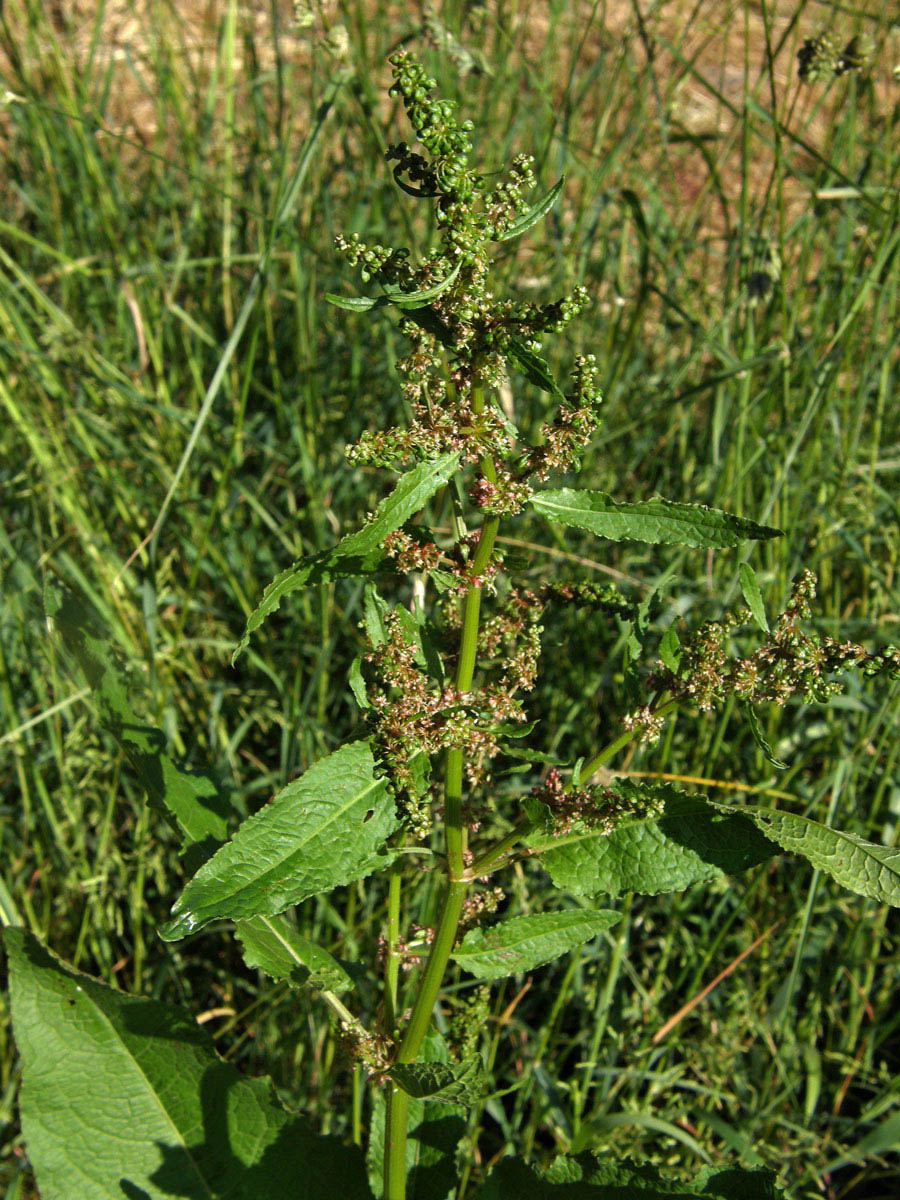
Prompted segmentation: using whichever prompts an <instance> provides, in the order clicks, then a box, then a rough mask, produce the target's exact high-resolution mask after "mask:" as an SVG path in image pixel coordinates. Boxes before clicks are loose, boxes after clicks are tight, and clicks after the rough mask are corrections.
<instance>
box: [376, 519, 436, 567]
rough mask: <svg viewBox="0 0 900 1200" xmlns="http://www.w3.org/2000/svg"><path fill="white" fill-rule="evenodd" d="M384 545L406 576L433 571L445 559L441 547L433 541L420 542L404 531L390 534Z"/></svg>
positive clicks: (398, 530) (400, 530)
mask: <svg viewBox="0 0 900 1200" xmlns="http://www.w3.org/2000/svg"><path fill="white" fill-rule="evenodd" d="M382 545H383V546H384V549H385V551H386V552H387V554H388V555H389V556H390V557H391V558H393V559H394V561H395V562H396V564H397V569H398V570H399V571H402V572H403V573H404V574H410V573H411V572H413V571H433V570H435V568H436V567H437V566H438V565H439V564H440V563H441V562H442V560H443V559H444V552H443V550H441V548H440V546H436V545H435V544H434V542H431V541H427V540H425V541H423V540H420V539H419V538H416V537H414V536H413V535H412V534H410V533H407V532H406V531H405V530H403V529H397V530H395V531H394V532H393V533H390V534H388V536H387V537H386V538H385V539H384V542H383V543H382Z"/></svg>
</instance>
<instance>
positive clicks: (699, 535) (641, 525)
mask: <svg viewBox="0 0 900 1200" xmlns="http://www.w3.org/2000/svg"><path fill="white" fill-rule="evenodd" d="M531 504H532V505H533V506H534V508H535V509H536V510H537V511H538V512H539V513H540V514H541V515H542V516H544V517H547V519H548V520H550V521H555V522H556V523H557V524H559V525H572V526H574V527H575V528H577V529H586V530H587V531H588V533H594V534H596V535H597V536H598V537H602V538H607V539H609V540H610V541H613V542H619V541H622V540H624V539H631V540H633V541H637V542H649V543H666V544H676V545H679V546H703V547H708V548H711V549H717V548H718V549H721V548H723V547H726V546H737V545H738V543H739V542H743V541H747V540H754V541H760V540H764V539H767V538H773V537H781V536H782V531H781V530H780V529H770V528H769V527H768V526H766V525H757V524H756V523H755V522H753V521H748V520H746V519H745V518H744V517H735V516H733V515H732V514H731V513H726V512H722V511H721V510H720V509H717V508H707V507H706V506H705V505H703V504H676V503H675V502H673V501H671V500H660V499H654V500H641V501H638V502H637V503H634V504H624V503H619V502H618V501H616V500H613V499H612V497H610V496H608V495H606V493H605V492H590V491H579V490H577V489H575V488H558V489H547V490H545V491H542V492H536V493H535V494H534V495H533V496H532V497H531Z"/></svg>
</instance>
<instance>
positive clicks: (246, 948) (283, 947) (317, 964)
mask: <svg viewBox="0 0 900 1200" xmlns="http://www.w3.org/2000/svg"><path fill="white" fill-rule="evenodd" d="M235 933H236V934H237V936H238V938H239V940H240V942H241V946H242V952H243V955H244V962H246V963H247V965H248V966H250V967H256V969H257V970H259V971H264V972H265V973H266V975H270V976H271V977H272V978H273V979H278V980H284V981H285V982H286V983H290V984H292V985H293V986H294V987H302V986H303V985H304V984H306V985H308V986H309V987H312V988H318V989H321V990H322V991H326V992H338V993H340V992H346V991H347V990H348V989H349V988H352V987H353V980H352V979H351V978H350V976H349V975H348V974H347V972H346V971H345V970H344V968H343V967H342V966H341V964H340V963H339V962H338V960H337V959H336V958H335V957H334V956H333V955H331V954H329V953H328V951H327V950H323V949H322V947H321V946H317V945H316V944H315V942H311V941H310V940H309V938H305V937H304V936H303V935H302V934H301V933H298V931H297V927H296V926H295V925H294V924H293V922H292V921H291V920H289V918H288V917H287V915H286V914H285V913H279V914H278V916H275V917H251V918H250V919H249V920H248V921H239V922H238V924H237V926H236V927H235Z"/></svg>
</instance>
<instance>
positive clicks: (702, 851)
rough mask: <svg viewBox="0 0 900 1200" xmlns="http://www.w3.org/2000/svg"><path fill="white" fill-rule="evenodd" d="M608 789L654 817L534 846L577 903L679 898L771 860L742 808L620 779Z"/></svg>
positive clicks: (586, 829) (575, 831)
mask: <svg viewBox="0 0 900 1200" xmlns="http://www.w3.org/2000/svg"><path fill="white" fill-rule="evenodd" d="M610 790H611V791H615V792H618V793H619V794H620V795H621V796H622V798H623V801H625V802H626V803H635V802H636V803H638V804H644V805H645V806H646V808H647V809H648V810H649V811H650V813H651V814H652V813H653V810H654V806H655V807H656V815H648V816H645V817H623V818H622V819H621V820H620V822H619V824H618V825H616V826H615V828H614V829H613V830H612V832H611V833H605V832H604V831H603V830H602V829H600V828H597V827H591V826H586V825H580V826H578V825H576V826H574V827H573V828H572V829H571V830H569V831H568V832H566V833H560V834H554V835H551V836H547V835H546V834H536V835H535V836H534V837H533V838H532V839H531V846H532V848H533V849H534V850H536V851H537V852H538V853H540V855H541V858H540V862H541V865H542V866H543V867H544V869H545V870H546V871H547V872H548V873H549V875H550V878H551V879H552V880H553V882H554V883H555V884H556V886H557V887H559V888H562V889H564V890H565V891H567V892H571V893H572V894H573V895H575V896H590V897H593V896H598V895H601V894H603V895H611V896H617V895H620V894H621V893H622V892H642V893H644V894H645V895H656V894H658V893H660V892H672V891H678V890H680V889H681V888H685V887H688V886H689V885H690V884H692V883H702V882H705V881H707V880H709V879H716V878H721V877H722V876H723V875H731V874H734V873H735V872H737V871H744V870H747V868H749V867H752V866H755V865H756V864H757V863H761V862H765V861H766V859H768V858H771V857H772V855H773V853H774V847H773V845H772V843H771V842H770V841H769V840H768V838H766V837H763V836H762V835H761V834H760V832H759V830H758V829H757V828H756V826H755V825H754V824H753V822H752V821H751V820H750V819H749V817H748V816H745V815H744V810H743V809H741V810H739V811H738V810H735V809H731V810H730V811H729V812H728V813H724V812H722V811H720V810H719V808H718V807H717V806H716V805H714V804H711V803H710V802H709V801H708V800H706V798H705V797H703V796H699V795H688V794H687V793H685V792H681V791H679V790H678V789H677V788H674V787H671V786H670V785H668V784H647V783H635V782H632V781H629V780H623V779H617V780H614V781H613V782H612V783H611V784H610Z"/></svg>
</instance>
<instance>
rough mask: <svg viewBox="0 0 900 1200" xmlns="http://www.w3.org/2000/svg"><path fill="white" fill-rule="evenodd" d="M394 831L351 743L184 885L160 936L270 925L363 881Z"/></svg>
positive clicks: (370, 761)
mask: <svg viewBox="0 0 900 1200" xmlns="http://www.w3.org/2000/svg"><path fill="white" fill-rule="evenodd" d="M396 825H397V816H396V813H395V808H394V801H393V799H392V797H391V795H390V792H389V791H388V787H387V784H386V782H385V780H384V779H379V778H376V776H375V759H374V757H373V755H372V748H371V746H370V744H369V742H368V741H362V742H350V743H349V744H348V745H346V746H342V747H341V749H340V750H336V751H335V752H334V753H333V754H329V755H328V757H327V758H323V759H320V760H319V762H317V763H314V764H313V766H311V767H310V768H309V770H308V771H306V772H305V773H304V774H303V775H301V776H300V778H299V779H295V780H294V781H293V783H289V784H288V785H287V787H286V788H283V789H282V791H280V792H279V793H278V795H277V796H276V797H275V799H274V800H273V801H272V802H271V803H270V804H268V805H267V806H266V807H265V808H263V809H262V810H261V811H260V812H258V813H255V814H254V815H253V816H252V817H248V819H247V820H246V821H244V823H243V824H242V825H241V826H240V827H239V828H238V830H237V832H236V833H235V835H234V837H233V838H232V839H231V841H230V842H228V843H226V845H224V846H223V847H222V848H221V850H219V851H218V852H217V853H216V854H214V855H213V857H212V858H211V859H210V860H209V862H207V863H204V865H203V866H202V867H201V868H200V870H199V871H198V872H197V874H196V875H195V876H194V878H193V879H192V880H191V881H190V883H188V885H187V887H186V888H185V889H184V891H183V892H182V893H181V895H180V896H179V898H178V900H177V901H176V902H175V904H174V906H173V908H172V920H171V921H170V922H169V923H168V924H167V925H165V926H163V928H161V929H160V931H159V932H160V936H161V937H162V938H164V939H165V940H166V941H177V940H178V939H179V938H182V937H185V936H186V935H187V934H188V933H191V932H193V931H194V930H195V929H200V928H201V927H202V926H204V925H207V924H208V923H209V922H210V921H214V920H216V919H217V918H221V917H230V918H232V919H233V920H246V919H248V918H250V917H259V916H269V917H271V916H274V915H275V914H276V913H279V912H282V911H283V910H284V909H286V908H287V907H288V906H289V905H291V904H299V903H300V901H301V900H305V899H307V897H309V896H314V895H316V893H318V892H325V891H330V889H331V888H333V887H337V886H338V885H339V884H343V883H351V882H353V881H354V880H356V879H362V878H364V877H365V876H366V875H369V874H371V872H372V871H373V870H375V869H376V867H378V866H382V865H384V862H385V859H384V858H383V857H380V856H379V854H378V851H379V850H381V849H382V847H383V846H384V843H385V841H386V839H387V838H388V836H389V835H390V834H391V833H392V832H393V830H394V829H395V828H396Z"/></svg>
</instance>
